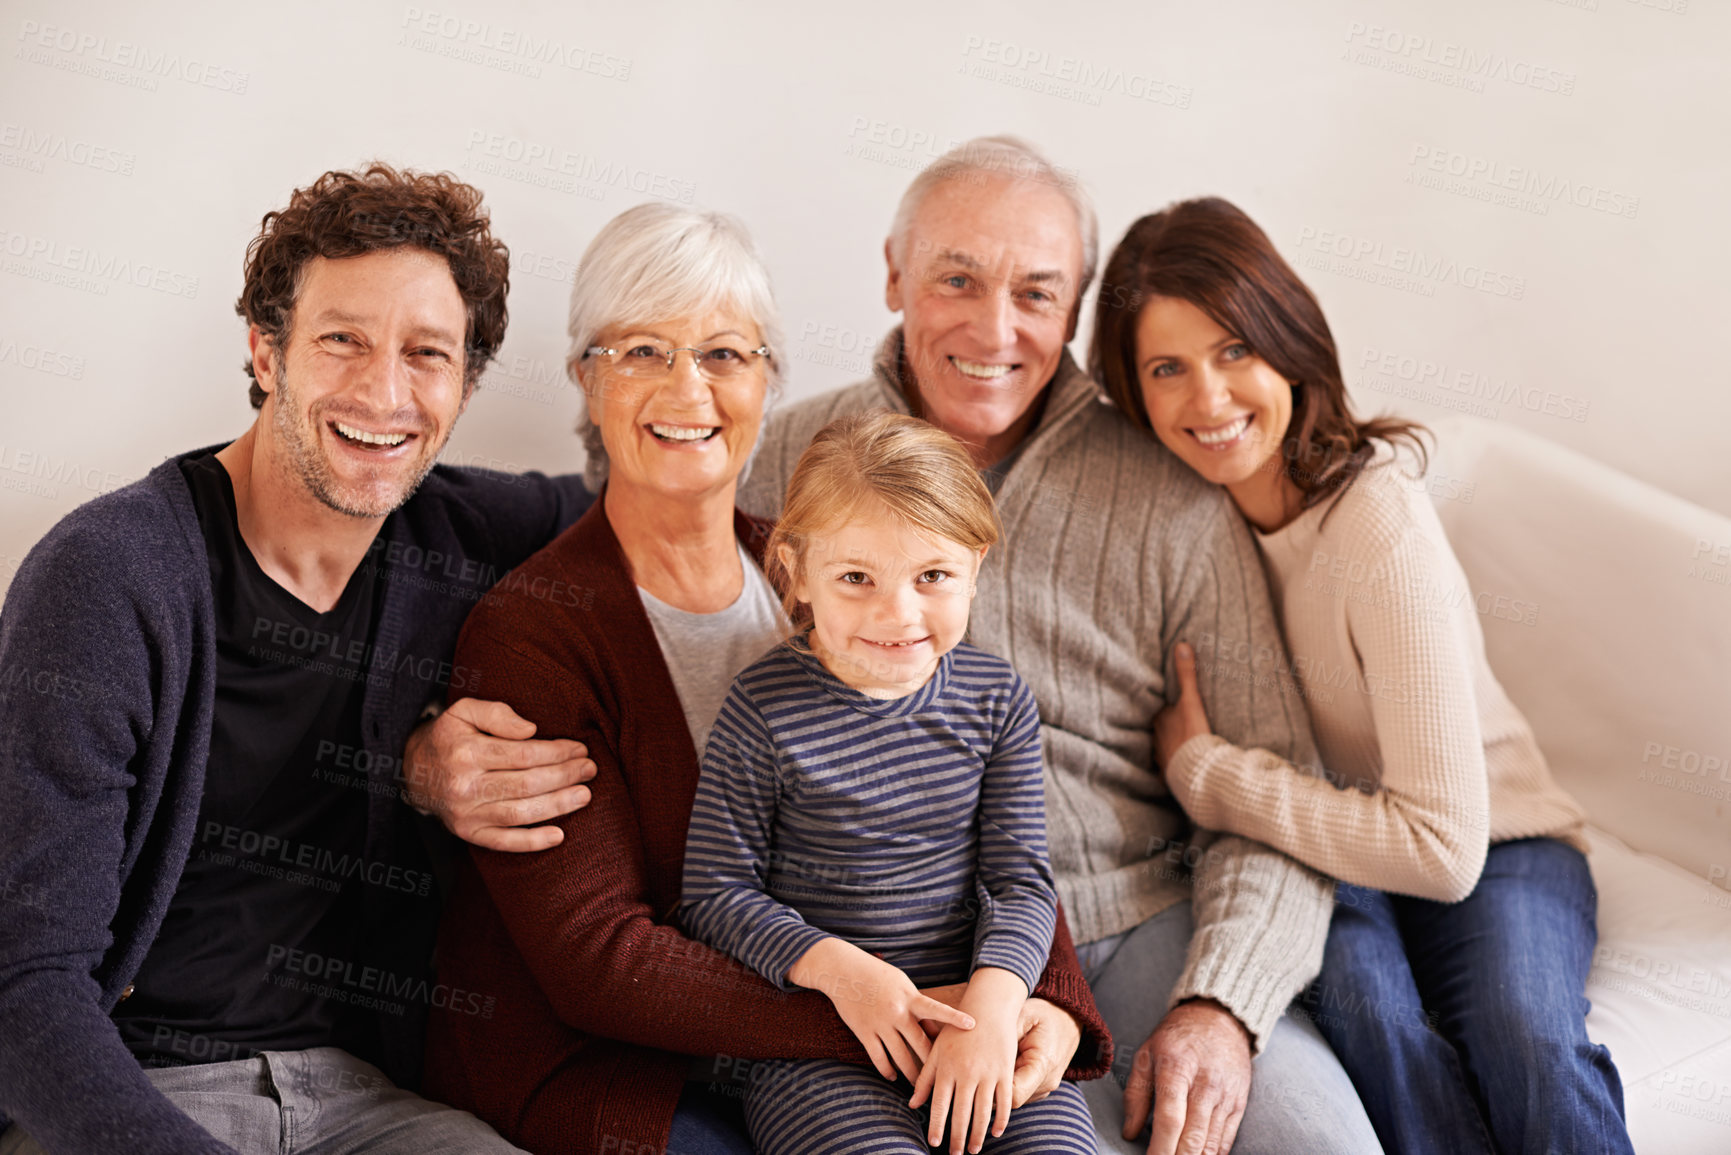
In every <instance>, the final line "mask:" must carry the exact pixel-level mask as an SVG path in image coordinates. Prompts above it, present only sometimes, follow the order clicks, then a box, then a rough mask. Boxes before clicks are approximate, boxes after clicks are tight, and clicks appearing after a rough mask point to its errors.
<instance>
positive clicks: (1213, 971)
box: [1166, 958, 1303, 1055]
mask: <svg viewBox="0 0 1731 1155" xmlns="http://www.w3.org/2000/svg"><path fill="white" fill-rule="evenodd" d="M1222 961H1223V960H1221V959H1219V958H1213V959H1208V960H1206V961H1202V960H1196V959H1192V960H1191V962H1190V965H1189V966H1187V967H1185V968H1184V974H1183V975H1182V976H1181V977H1180V978H1179V980H1178V982H1177V985H1175V986H1174V987H1173V988H1172V996H1171V998H1170V999H1168V1000H1167V1004H1166V1009H1167V1010H1171V1009H1172V1008H1173V1007H1175V1006H1177V1005H1178V1004H1179V1003H1181V1002H1184V1001H1185V1000H1186V999H1213V1000H1214V1001H1215V1002H1217V1003H1219V1004H1221V1005H1222V1006H1224V1007H1225V1008H1226V1009H1227V1010H1229V1011H1231V1012H1232V1017H1233V1018H1235V1019H1237V1020H1238V1021H1239V1022H1240V1023H1243V1024H1244V1029H1245V1030H1247V1031H1249V1032H1250V1043H1251V1054H1252V1055H1260V1054H1261V1053H1262V1051H1263V1049H1264V1048H1265V1047H1267V1046H1268V1038H1269V1036H1270V1035H1271V1034H1272V1033H1273V1032H1274V1024H1275V1023H1277V1022H1279V1021H1280V1016H1281V1015H1282V1014H1284V1013H1285V1011H1286V1007H1287V1004H1288V1003H1290V1002H1292V1000H1293V997H1294V996H1295V995H1297V993H1298V988H1294V989H1292V990H1290V991H1289V990H1287V989H1286V988H1285V986H1284V985H1283V984H1280V983H1276V982H1273V981H1271V980H1272V978H1273V976H1271V975H1267V974H1262V975H1255V974H1247V973H1245V972H1243V971H1239V972H1238V973H1231V971H1230V968H1228V967H1225V966H1222V965H1220V963H1221V962H1222ZM1302 985H1303V984H1300V987H1302Z"/></svg>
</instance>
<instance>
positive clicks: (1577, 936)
mask: <svg viewBox="0 0 1731 1155" xmlns="http://www.w3.org/2000/svg"><path fill="white" fill-rule="evenodd" d="M1090 367H1091V369H1092V370H1093V372H1094V374H1095V376H1096V378H1097V379H1098V380H1099V381H1101V382H1102V383H1103V384H1104V385H1105V387H1106V389H1107V391H1108V392H1109V393H1110V394H1111V396H1112V399H1113V400H1114V401H1115V402H1116V403H1117V405H1118V406H1119V408H1121V409H1122V410H1123V411H1124V412H1125V413H1126V414H1127V415H1128V416H1129V417H1130V418H1131V419H1132V420H1134V421H1136V422H1138V423H1140V424H1142V425H1144V426H1145V427H1148V428H1151V429H1152V430H1153V432H1154V433H1155V435H1156V436H1158V437H1159V439H1160V440H1161V441H1162V442H1163V443H1164V444H1165V445H1166V446H1167V448H1169V449H1170V450H1171V451H1172V452H1173V453H1175V454H1177V455H1178V457H1179V458H1180V459H1182V460H1183V461H1184V462H1185V463H1187V464H1188V465H1190V467H1191V468H1193V469H1195V470H1196V471H1197V472H1198V473H1200V474H1201V475H1202V476H1203V477H1205V478H1207V479H1208V480H1210V481H1213V482H1216V483H1218V484H1220V485H1223V486H1225V487H1226V489H1227V491H1228V492H1229V493H1230V494H1231V496H1232V499H1233V501H1234V503H1236V505H1237V506H1238V509H1239V511H1240V512H1241V513H1242V514H1243V515H1244V516H1245V518H1246V519H1248V520H1249V521H1250V523H1251V525H1252V527H1253V528H1254V529H1255V531H1256V536H1257V541H1258V544H1259V545H1260V547H1261V552H1262V560H1263V566H1264V568H1265V570H1266V571H1267V574H1268V582H1269V587H1270V589H1271V591H1272V592H1273V594H1274V598H1275V604H1276V605H1277V606H1278V607H1279V611H1280V615H1281V619H1282V626H1283V629H1284V633H1285V636H1286V643H1287V647H1288V649H1289V650H1290V651H1291V654H1292V664H1291V666H1290V668H1275V669H1269V668H1267V666H1266V664H1265V661H1264V659H1263V658H1261V657H1258V656H1255V655H1252V656H1251V657H1250V658H1249V659H1248V660H1249V661H1250V662H1251V665H1252V668H1250V669H1248V670H1246V671H1245V674H1246V676H1249V677H1262V676H1264V675H1272V678H1271V680H1272V681H1274V682H1276V683H1284V684H1285V685H1286V686H1287V687H1288V688H1289V689H1295V690H1296V691H1297V692H1299V693H1301V694H1303V696H1304V700H1305V703H1306V705H1307V706H1308V708H1309V711H1310V716H1311V719H1312V722H1313V723H1314V728H1315V733H1316V743H1317V748H1318V750H1319V751H1320V753H1321V755H1322V759H1323V762H1324V763H1325V765H1326V766H1327V775H1328V777H1329V778H1332V779H1334V780H1335V781H1336V782H1340V781H1342V780H1344V781H1345V782H1346V783H1347V784H1348V785H1349V788H1347V789H1332V788H1330V784H1329V782H1328V781H1325V780H1324V779H1323V778H1319V777H1317V776H1316V775H1315V774H1314V773H1313V772H1312V771H1309V770H1306V769H1302V768H1300V767H1297V766H1294V765H1292V764H1290V763H1287V762H1283V761H1281V760H1280V759H1278V758H1276V757H1275V756H1273V755H1267V756H1266V757H1263V758H1261V759H1259V760H1258V761H1259V762H1260V764H1259V765H1258V764H1254V763H1253V762H1252V761H1246V760H1238V761H1234V760H1232V759H1230V758H1226V757H1222V754H1223V752H1225V751H1227V750H1229V749H1230V747H1228V746H1227V745H1226V743H1225V742H1224V741H1223V740H1222V739H1220V738H1218V737H1214V736H1212V735H1210V734H1209V732H1208V720H1207V716H1206V714H1205V713H1204V712H1203V709H1202V702H1201V700H1200V697H1199V695H1198V693H1197V689H1196V673H1195V662H1196V661H1197V660H1201V661H1207V662H1226V663H1234V664H1238V663H1243V662H1245V661H1246V660H1247V659H1246V658H1245V656H1244V655H1243V654H1241V653H1240V652H1238V650H1236V649H1235V648H1234V647H1233V646H1232V645H1231V643H1230V640H1229V639H1224V638H1221V639H1214V640H1213V641H1209V640H1205V639H1200V638H1198V639H1192V640H1193V641H1196V642H1198V643H1200V647H1201V651H1202V652H1201V654H1200V655H1199V656H1198V655H1195V654H1193V653H1191V652H1189V647H1187V646H1180V647H1178V650H1179V652H1178V655H1177V661H1176V666H1177V670H1178V673H1179V683H1180V688H1181V693H1180V698H1179V701H1178V702H1177V703H1176V705H1175V706H1172V707H1168V709H1167V710H1166V711H1164V712H1163V713H1162V714H1161V715H1160V716H1159V717H1158V718H1157V719H1156V722H1155V739H1156V748H1157V750H1158V754H1159V758H1160V761H1161V765H1162V766H1163V767H1164V769H1165V773H1166V776H1167V780H1168V782H1169V783H1170V785H1171V788H1172V791H1173V794H1174V795H1175V796H1176V797H1177V798H1178V800H1179V801H1180V802H1181V803H1182V804H1183V806H1184V808H1185V809H1186V810H1187V811H1188V812H1189V814H1190V816H1191V817H1192V818H1193V819H1194V820H1195V821H1196V822H1197V823H1198V824H1199V825H1201V826H1203V827H1208V828H1212V829H1215V830H1228V831H1231V832H1233V833H1236V834H1242V835H1245V836H1247V837H1250V838H1255V839H1258V840H1260V841H1262V842H1265V843H1268V844H1269V845H1271V846H1274V847H1277V848H1278V849H1280V850H1283V851H1285V852H1286V853H1288V854H1290V855H1292V856H1293V857H1295V858H1298V859H1300V860H1301V861H1303V862H1306V863H1308V864H1309V865H1311V866H1313V867H1315V868H1316V869H1318V870H1321V871H1323V872H1325V873H1327V874H1331V875H1333V876H1335V877H1336V878H1339V879H1340V880H1341V886H1340V888H1339V892H1338V896H1337V897H1338V906H1337V907H1336V913H1335V916H1334V922H1333V924H1332V927H1331V929H1330V932H1329V938H1328V945H1327V950H1326V954H1325V958H1324V963H1323V971H1322V974H1321V977H1320V978H1319V979H1318V981H1317V984H1316V986H1315V987H1313V988H1312V990H1311V991H1310V992H1309V993H1308V996H1307V998H1308V999H1309V1000H1310V1002H1311V1006H1312V1010H1313V1012H1314V1014H1315V1019H1316V1023H1317V1025H1318V1027H1319V1028H1321V1030H1322V1032H1323V1034H1324V1035H1325V1036H1326V1037H1327V1038H1328V1040H1329V1042H1330V1043H1331V1044H1332V1045H1333V1047H1334V1049H1335V1051H1336V1052H1337V1053H1338V1054H1339V1055H1340V1059H1341V1062H1342V1063H1343V1064H1344V1065H1345V1067H1346V1069H1347V1072H1348V1073H1349V1074H1350V1075H1351V1076H1352V1078H1353V1081H1354V1083H1355V1084H1356V1085H1357V1087H1358V1091H1359V1094H1360V1096H1361V1098H1362V1099H1363V1100H1364V1105H1365V1107H1366V1109H1367V1110H1368V1111H1369V1114H1370V1118H1371V1121H1372V1123H1373V1124H1374V1125H1375V1127H1376V1130H1377V1133H1378V1135H1379V1136H1380V1137H1381V1139H1382V1142H1383V1145H1384V1147H1385V1148H1386V1149H1387V1150H1389V1151H1390V1152H1418V1151H1423V1152H1461V1151H1488V1150H1491V1149H1492V1148H1493V1147H1494V1149H1495V1150H1496V1151H1499V1152H1505V1153H1512V1152H1517V1151H1571V1152H1588V1151H1591V1152H1600V1151H1607V1152H1627V1151H1629V1150H1630V1146H1629V1138H1628V1134H1627V1132H1626V1130H1625V1129H1624V1126H1623V1098H1622V1088H1621V1085H1620V1083H1619V1081H1618V1078H1617V1072H1616V1068H1615V1067H1614V1066H1613V1065H1612V1063H1611V1058H1610V1055H1609V1053H1608V1052H1607V1051H1606V1050H1605V1049H1604V1048H1603V1047H1600V1046H1595V1045H1594V1044H1593V1043H1592V1042H1591V1041H1589V1039H1588V1038H1587V1032H1586V1026H1585V1022H1584V1015H1585V1011H1586V999H1585V997H1584V994H1583V991H1584V987H1585V982H1586V973H1587V967H1588V964H1589V962H1590V959H1591V956H1592V951H1593V944H1594V941H1595V938H1596V930H1595V926H1594V909H1595V906H1596V903H1597V895H1596V892H1595V891H1594V889H1593V881H1592V878H1591V876H1590V875H1589V874H1588V871H1587V861H1586V857H1585V855H1584V854H1583V851H1584V850H1585V849H1586V843H1585V840H1584V838H1583V835H1582V825H1583V815H1582V812H1581V810H1580V808H1579V807H1578V806H1576V805H1575V803H1574V802H1573V801H1572V800H1571V799H1570V798H1569V797H1568V795H1566V794H1564V793H1563V791H1562V790H1561V789H1560V788H1559V787H1558V786H1557V784H1556V783H1555V782H1554V781H1553V780H1552V778H1551V774H1550V771H1549V769H1548V768H1547V767H1546V765H1545V759H1544V755H1543V754H1542V753H1540V751H1539V747H1538V743H1537V742H1536V741H1535V739H1534V737H1533V733H1532V731H1531V729H1529V728H1528V726H1527V723H1526V721H1525V719H1523V718H1522V717H1521V714H1520V712H1519V711H1518V710H1516V709H1515V707H1514V705H1513V703H1511V702H1510V701H1509V698H1508V696H1507V695H1506V694H1505V693H1504V692H1503V688H1502V687H1501V686H1500V685H1499V684H1498V683H1497V679H1496V677H1495V675H1494V674H1492V673H1491V669H1490V666H1489V665H1488V664H1487V662H1486V660H1485V648H1484V638H1483V635H1482V634H1481V632H1480V629H1479V621H1478V615H1477V614H1476V612H1475V604H1476V603H1475V600H1474V598H1473V595H1472V592H1471V589H1470V587H1469V586H1468V585H1467V581H1466V577H1465V575H1464V574H1463V573H1462V571H1461V568H1460V565H1459V563H1458V562H1457V561H1456V560H1455V557H1454V554H1453V553H1452V552H1451V551H1450V549H1449V544H1448V541H1447V539H1446V538H1445V537H1444V536H1443V530H1442V525H1441V522H1440V521H1439V520H1438V518H1437V515H1436V511H1435V510H1434V509H1433V508H1432V507H1431V503H1430V500H1429V498H1428V497H1427V496H1426V494H1425V492H1424V489H1423V487H1422V485H1420V484H1417V483H1416V479H1415V478H1414V477H1413V476H1410V475H1409V474H1408V473H1407V472H1406V471H1405V470H1404V469H1403V468H1402V464H1401V462H1399V461H1398V460H1396V454H1395V451H1394V445H1395V444H1396V443H1405V444H1406V445H1408V446H1410V447H1411V448H1414V449H1416V450H1417V451H1418V454H1419V456H1420V458H1421V459H1422V457H1423V453H1424V451H1423V447H1422V446H1421V445H1419V444H1418V440H1417V434H1418V433H1419V432H1421V430H1419V429H1418V428H1417V427H1416V426H1413V425H1411V424H1408V423H1406V422H1401V421H1394V420H1387V419H1382V420H1373V421H1361V420H1359V419H1357V418H1355V417H1354V416H1353V415H1352V412H1351V410H1350V408H1349V407H1348V404H1347V398H1346V386H1345V383H1344V382H1343V380H1342V378H1341V373H1340V364H1339V360H1338V357H1337V355H1336V352H1335V346H1334V339H1333V336H1332V335H1331V334H1330V332H1329V329H1328V323H1327V322H1326V321H1325V320H1324V319H1323V316H1322V311H1321V309H1320V308H1319V307H1318V305H1317V303H1316V299H1315V298H1314V297H1313V296H1311V294H1310V291H1309V290H1308V289H1307V288H1306V287H1305V286H1304V284H1303V283H1302V282H1301V281H1300V280H1299V279H1298V277H1297V275H1296V274H1295V273H1293V271H1292V269H1291V268H1290V267H1289V266H1288V265H1287V264H1286V262H1285V261H1283V260H1282V259H1281V258H1280V256H1279V254H1278V253H1276V252H1275V250H1274V246H1273V245H1272V244H1271V243H1270V242H1269V240H1268V237H1267V236H1266V235H1265V234H1264V233H1263V232H1262V230H1261V229H1259V228H1257V227H1256V225H1255V224H1254V223H1253V222H1252V221H1251V220H1250V219H1249V218H1248V217H1247V216H1245V215H1244V214H1243V213H1242V212H1240V211H1239V210H1238V209H1236V208H1235V207H1233V206H1232V205H1230V204H1228V203H1227V202H1225V201H1222V200H1217V199H1206V200H1195V201H1186V202H1183V203H1181V204H1176V205H1173V206H1172V207H1170V208H1168V209H1166V210H1164V211H1162V212H1159V213H1155V214H1153V215H1152V216H1148V217H1144V218H1143V219H1141V220H1140V221H1137V222H1136V223H1135V224H1134V225H1132V226H1131V228H1130V231H1129V233H1128V234H1126V236H1125V238H1124V240H1123V242H1122V243H1121V244H1120V245H1119V247H1118V250H1117V252H1115V253H1114V254H1113V256H1112V259H1111V263H1110V264H1109V265H1108V267H1107V270H1106V274H1105V278H1104V282H1103V285H1102V288H1101V293H1100V303H1099V306H1098V310H1097V321H1096V327H1095V333H1094V339H1093V346H1092V351H1091V366H1090Z"/></svg>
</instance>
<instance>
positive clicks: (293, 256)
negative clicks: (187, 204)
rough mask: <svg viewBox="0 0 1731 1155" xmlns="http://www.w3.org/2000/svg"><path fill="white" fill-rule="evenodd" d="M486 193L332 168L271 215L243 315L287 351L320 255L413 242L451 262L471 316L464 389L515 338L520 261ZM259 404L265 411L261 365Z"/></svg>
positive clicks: (250, 254)
mask: <svg viewBox="0 0 1731 1155" xmlns="http://www.w3.org/2000/svg"><path fill="white" fill-rule="evenodd" d="M489 224H490V222H489V218H488V215H487V211H486V209H485V208H483V207H482V205H481V191H480V190H479V189H477V188H475V187H474V186H472V185H468V184H465V183H463V182H462V181H460V180H458V179H457V178H456V177H454V176H452V175H451V174H450V173H445V172H440V173H426V172H416V171H414V170H412V169H401V170H399V169H396V168H393V167H391V166H390V165H388V164H385V163H383V162H374V163H373V164H371V165H368V166H367V169H366V171H365V172H361V173H354V172H327V173H325V174H324V175H323V176H321V177H319V179H318V180H316V181H314V182H313V183H312V184H310V185H308V186H307V187H305V188H298V189H296V190H295V191H294V195H293V196H291V197H290V198H289V203H288V207H287V208H285V209H280V210H276V211H273V212H268V213H266V214H265V215H264V220H263V221H262V222H261V223H260V228H259V234H258V236H256V237H254V238H253V239H252V243H251V244H249V245H248V246H247V247H246V283H245V286H244V287H243V288H242V289H241V292H240V299H239V300H238V301H236V302H235V303H234V311H235V312H236V313H239V314H240V315H241V316H242V317H244V318H246V321H247V323H248V324H250V325H254V326H257V328H258V330H259V331H260V332H261V333H263V334H264V335H265V336H266V337H268V338H269V339H270V341H271V343H272V344H273V345H275V346H276V347H277V348H278V349H281V348H283V347H284V346H285V345H286V344H287V343H288V338H289V330H290V327H291V325H292V323H293V321H294V307H295V301H296V299H297V298H298V297H299V295H300V287H301V279H302V277H303V276H304V274H305V272H306V267H307V262H308V261H310V260H312V258H314V257H328V258H332V259H340V258H343V257H358V256H361V255H362V254H365V253H370V252H375V251H378V250H381V249H394V248H399V247H401V246H403V245H413V246H415V247H416V248H420V249H425V250H427V251H428V252H430V253H434V254H437V255H438V256H441V257H444V258H445V260H446V262H447V263H448V264H449V265H450V267H451V277H452V279H453V280H455V281H456V283H457V292H458V293H459V294H460V295H461V296H462V298H463V305H464V307H465V309H466V310H467V312H468V328H467V332H466V333H465V335H464V339H463V353H464V358H463V392H464V396H467V395H468V394H469V392H470V391H472V390H473V389H474V388H475V382H476V381H478V380H479V379H480V376H481V371H482V370H483V369H485V368H486V367H487V363H488V362H489V361H491V360H492V359H493V356H494V354H496V353H497V352H498V351H499V346H500V345H501V344H503V343H504V340H505V321H506V313H505V295H506V293H507V292H508V291H509V290H510V287H511V278H510V269H511V257H510V253H509V251H508V250H507V249H506V248H505V245H504V243H503V242H501V241H498V240H495V239H494V237H493V234H492V232H491V231H490V229H489ZM246 375H247V376H248V377H249V378H252V386H251V389H250V394H249V395H250V397H251V399H252V407H253V408H254V409H257V408H259V407H261V406H262V405H264V399H265V396H266V394H265V391H264V390H263V389H261V388H260V387H259V383H258V377H257V375H256V374H255V373H254V372H253V367H252V362H251V360H250V359H249V360H248V361H247V363H246Z"/></svg>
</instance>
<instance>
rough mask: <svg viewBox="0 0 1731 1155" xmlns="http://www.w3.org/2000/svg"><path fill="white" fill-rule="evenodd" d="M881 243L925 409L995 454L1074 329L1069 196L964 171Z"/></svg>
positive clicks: (979, 454)
mask: <svg viewBox="0 0 1731 1155" xmlns="http://www.w3.org/2000/svg"><path fill="white" fill-rule="evenodd" d="M885 254H886V256H887V258H888V260H889V284H888V286H887V288H886V290H885V301H886V303H887V304H888V305H889V307H890V309H892V310H894V311H897V312H900V313H901V314H902V333H903V340H904V355H905V357H906V359H907V367H908V371H909V372H910V373H911V374H912V375H913V378H914V381H915V383H916V384H917V387H918V389H919V402H920V410H921V413H920V415H921V416H922V417H924V418H925V419H926V420H928V421H930V422H931V423H932V424H934V425H936V426H938V427H939V428H941V429H944V430H946V431H948V432H950V433H952V434H954V435H955V436H957V437H959V438H961V439H962V440H963V441H965V442H967V443H968V447H969V449H970V450H971V451H972V452H973V454H974V460H975V461H976V463H978V464H979V465H982V466H986V465H991V464H993V463H995V462H997V461H999V460H1001V459H1002V458H1003V457H1004V456H1005V455H1007V454H1008V453H1009V452H1010V451H1011V450H1013V449H1014V448H1015V447H1016V446H1017V444H1019V443H1020V442H1021V440H1022V438H1023V437H1024V436H1025V435H1026V434H1027V431H1028V427H1029V425H1030V424H1031V423H1032V418H1033V406H1034V402H1035V401H1036V400H1037V399H1038V398H1039V396H1040V391H1041V390H1042V389H1043V388H1044V387H1045V385H1046V383H1047V382H1048V381H1050V380H1051V379H1052V374H1053V373H1054V372H1055V371H1056V370H1057V368H1058V361H1059V359H1060V358H1061V357H1062V356H1063V353H1064V344H1065V342H1067V341H1068V340H1069V339H1070V337H1071V336H1072V335H1074V332H1075V320H1076V304H1077V297H1078V295H1079V294H1080V292H1081V278H1082V237H1081V229H1080V226H1079V224H1078V222H1077V219H1076V210H1075V208H1074V206H1072V205H1071V203H1070V201H1069V199H1068V198H1066V197H1065V196H1064V194H1063V193H1062V192H1060V191H1059V190H1058V189H1056V188H1054V187H1053V186H1052V185H1050V184H1047V183H1042V182H1040V181H1034V180H1018V179H1013V178H1008V177H995V176H991V175H989V174H984V173H970V174H964V175H962V176H960V177H957V178H955V179H952V180H949V181H946V182H945V183H943V184H941V185H939V186H938V187H937V188H935V189H933V190H932V191H931V192H930V193H929V194H928V195H927V196H926V198H925V200H924V201H923V202H921V203H920V205H919V208H918V210H917V211H916V212H915V213H914V216H913V219H912V221H911V222H909V226H908V233H907V236H906V237H905V238H903V242H902V244H900V245H899V246H898V245H897V244H896V243H895V240H894V238H892V239H891V241H890V244H889V245H888V246H886V249H885Z"/></svg>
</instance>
